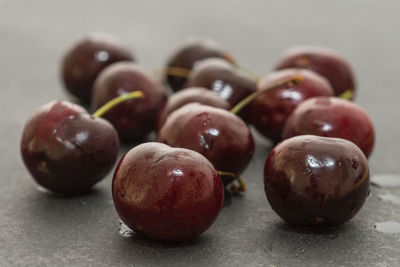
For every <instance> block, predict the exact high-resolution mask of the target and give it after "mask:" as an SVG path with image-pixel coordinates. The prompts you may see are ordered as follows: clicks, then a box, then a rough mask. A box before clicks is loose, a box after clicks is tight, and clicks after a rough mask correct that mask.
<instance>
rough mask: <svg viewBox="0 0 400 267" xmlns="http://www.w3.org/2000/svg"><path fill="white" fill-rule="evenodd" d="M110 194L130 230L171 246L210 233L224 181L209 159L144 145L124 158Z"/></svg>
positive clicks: (161, 145)
mask: <svg viewBox="0 0 400 267" xmlns="http://www.w3.org/2000/svg"><path fill="white" fill-rule="evenodd" d="M112 194H113V199H114V205H115V208H116V210H117V212H118V215H119V216H120V218H121V219H122V221H123V222H124V223H125V224H126V225H127V226H128V227H130V228H131V229H132V230H134V231H137V232H141V233H143V234H144V235H146V236H147V237H150V238H152V239H155V240H161V241H169V242H183V241H189V240H191V239H193V238H195V237H197V236H199V235H200V234H201V233H203V232H204V231H206V230H207V229H208V228H209V227H210V226H211V225H212V223H213V222H214V221H215V219H216V218H217V216H218V214H219V212H220V211H221V209H222V205H223V202H224V189H223V186H222V183H221V179H220V178H219V175H218V173H217V171H216V170H215V169H214V167H213V166H212V164H211V163H210V162H209V161H208V160H207V159H206V158H205V157H203V156H202V155H201V154H199V153H197V152H195V151H192V150H189V149H182V148H171V147H169V146H167V145H164V144H161V143H144V144H141V145H138V146H136V147H134V148H132V149H131V150H129V151H128V153H126V154H125V156H124V157H123V158H122V159H121V160H120V162H119V164H118V166H117V168H116V170H115V173H114V178H113V182H112Z"/></svg>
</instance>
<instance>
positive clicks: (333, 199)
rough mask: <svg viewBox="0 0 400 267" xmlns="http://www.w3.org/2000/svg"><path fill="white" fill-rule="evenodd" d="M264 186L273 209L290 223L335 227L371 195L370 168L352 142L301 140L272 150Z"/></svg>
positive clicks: (291, 140) (335, 139)
mask: <svg viewBox="0 0 400 267" xmlns="http://www.w3.org/2000/svg"><path fill="white" fill-rule="evenodd" d="M264 185H265V193H266V195H267V198H268V201H269V203H270V204H271V207H272V209H273V210H274V211H275V212H276V213H277V214H278V215H279V216H280V217H281V218H282V219H284V220H285V221H286V222H287V223H289V224H291V225H294V226H302V227H333V226H337V225H340V224H342V223H344V222H346V221H348V220H350V219H351V218H353V217H354V216H355V215H356V214H357V213H358V211H359V210H360V209H361V207H362V206H363V204H364V202H365V200H366V198H367V196H368V195H369V170H368V163H367V159H366V158H365V156H364V154H363V152H362V151H361V150H360V149H359V148H358V147H357V146H356V145H354V144H353V143H352V142H350V141H347V140H344V139H340V138H328V137H319V136H313V135H302V136H297V137H293V138H290V139H286V140H284V141H283V142H281V143H280V144H278V145H277V146H276V147H275V148H274V149H273V150H272V151H271V153H270V154H269V156H268V158H267V160H266V162H265V167H264Z"/></svg>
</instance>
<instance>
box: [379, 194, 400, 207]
mask: <svg viewBox="0 0 400 267" xmlns="http://www.w3.org/2000/svg"><path fill="white" fill-rule="evenodd" d="M378 199H380V200H382V201H385V202H391V203H393V204H397V205H400V197H398V196H395V195H392V194H389V193H386V194H381V195H378Z"/></svg>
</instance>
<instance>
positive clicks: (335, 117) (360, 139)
mask: <svg viewBox="0 0 400 267" xmlns="http://www.w3.org/2000/svg"><path fill="white" fill-rule="evenodd" d="M303 134H312V135H318V136H325V137H337V138H343V139H347V140H349V141H352V142H353V143H355V144H356V145H357V146H358V147H359V148H360V149H361V150H362V151H363V152H364V154H365V156H366V157H369V156H370V154H371V152H372V149H373V147H374V140H375V130H374V126H373V124H372V122H371V119H370V118H369V116H368V114H367V113H366V112H365V111H364V110H363V109H362V108H361V107H360V106H358V105H357V104H355V103H352V102H350V101H347V100H343V99H340V98H336V97H315V98H311V99H308V100H306V101H304V102H303V103H301V104H300V105H299V106H298V107H297V108H296V109H295V110H294V111H293V113H292V114H291V115H290V117H289V118H288V120H287V121H286V124H285V127H284V130H283V133H282V137H283V139H286V138H290V137H292V136H296V135H303Z"/></svg>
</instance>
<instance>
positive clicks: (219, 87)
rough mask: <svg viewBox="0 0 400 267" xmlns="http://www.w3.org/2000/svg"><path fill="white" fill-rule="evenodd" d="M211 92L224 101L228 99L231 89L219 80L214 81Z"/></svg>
mask: <svg viewBox="0 0 400 267" xmlns="http://www.w3.org/2000/svg"><path fill="white" fill-rule="evenodd" d="M212 90H213V91H214V92H216V93H218V95H219V96H220V97H221V98H223V99H225V100H227V99H229V98H230V97H231V96H232V93H233V89H232V87H231V86H230V85H229V84H224V82H223V81H221V80H216V81H215V82H214V83H213V85H212Z"/></svg>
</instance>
